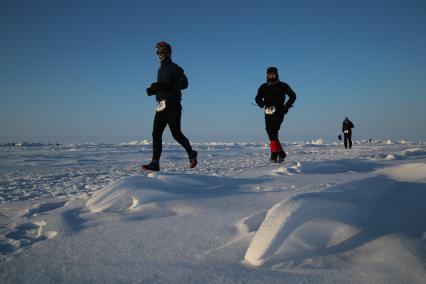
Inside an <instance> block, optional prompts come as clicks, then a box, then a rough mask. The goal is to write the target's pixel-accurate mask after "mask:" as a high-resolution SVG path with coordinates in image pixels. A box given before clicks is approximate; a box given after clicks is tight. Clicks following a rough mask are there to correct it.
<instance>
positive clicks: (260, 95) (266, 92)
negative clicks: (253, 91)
mask: <svg viewBox="0 0 426 284" xmlns="http://www.w3.org/2000/svg"><path fill="white" fill-rule="evenodd" d="M285 95H288V98H289V99H288V101H287V102H285ZM295 101H296V93H295V92H294V91H293V90H292V89H291V88H290V86H289V85H288V84H286V83H284V82H281V81H277V82H276V83H274V84H269V83H264V84H262V85H261V86H260V87H259V90H258V91H257V96H256V103H257V104H258V105H259V106H260V107H264V106H266V107H268V106H275V107H276V108H277V109H286V110H288V109H289V108H290V107H292V106H293V104H294V102H295Z"/></svg>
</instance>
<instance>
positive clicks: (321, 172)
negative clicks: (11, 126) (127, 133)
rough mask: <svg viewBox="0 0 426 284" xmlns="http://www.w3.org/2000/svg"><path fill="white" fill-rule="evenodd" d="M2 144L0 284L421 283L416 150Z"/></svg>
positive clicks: (419, 152)
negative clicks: (194, 158) (157, 161)
mask: <svg viewBox="0 0 426 284" xmlns="http://www.w3.org/2000/svg"><path fill="white" fill-rule="evenodd" d="M194 148H195V149H196V150H198V151H199V159H200V162H199V165H198V166H197V168H195V169H193V170H189V169H188V160H187V157H186V155H185V153H184V151H183V150H182V149H181V147H180V146H178V145H176V144H166V145H164V154H163V158H162V162H161V169H162V170H161V172H159V173H141V172H140V171H139V166H140V163H141V162H146V161H148V160H149V158H150V155H151V143H150V142H149V141H131V142H128V143H123V144H120V145H111V144H85V145H52V144H47V145H44V144H40V143H21V144H17V145H11V144H3V145H0V200H1V202H2V203H1V204H0V216H1V218H0V283H89V282H90V283H301V282H310V283H311V282H315V283H346V282H353V283H425V279H426V206H425V205H424V200H426V144H425V143H412V142H407V141H401V142H396V141H390V140H388V141H383V142H381V141H374V143H372V144H370V143H366V142H365V141H364V142H357V143H356V144H355V146H354V148H353V149H352V150H345V149H343V147H342V145H341V144H338V143H333V144H326V143H324V142H323V140H321V139H318V140H315V141H310V142H303V141H302V142H292V143H287V144H286V145H285V149H286V151H287V152H288V157H287V161H286V163H284V164H278V165H271V164H269V163H268V162H267V160H268V147H267V145H265V144H257V143H220V142H213V143H199V144H196V145H195V147H194Z"/></svg>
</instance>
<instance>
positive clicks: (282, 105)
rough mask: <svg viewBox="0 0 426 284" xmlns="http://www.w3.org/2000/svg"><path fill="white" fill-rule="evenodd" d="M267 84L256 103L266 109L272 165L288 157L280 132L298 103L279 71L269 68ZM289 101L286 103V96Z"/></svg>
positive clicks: (263, 86) (262, 88) (262, 87)
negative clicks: (290, 111) (282, 145)
mask: <svg viewBox="0 0 426 284" xmlns="http://www.w3.org/2000/svg"><path fill="white" fill-rule="evenodd" d="M266 79H267V82H266V83H264V84H262V85H261V86H260V87H259V90H258V91H257V96H256V103H257V105H258V106H259V107H260V108H265V111H264V112H265V124H266V132H267V133H268V136H269V140H270V142H271V144H270V149H271V158H270V161H271V163H282V162H283V161H284V159H285V157H286V156H287V155H286V153H285V152H284V150H283V148H282V147H281V143H280V141H279V139H278V131H279V130H280V127H281V123H282V122H283V120H284V115H285V114H287V112H288V110H289V109H290V108H291V107H292V106H293V103H294V102H295V101H296V93H295V92H294V91H293V90H292V89H291V88H290V86H289V85H288V84H286V83H284V82H281V81H280V80H279V77H278V69H277V68H276V67H269V68H268V69H267V70H266ZM286 95H287V96H288V97H289V99H288V101H287V102H286V101H285V96H286Z"/></svg>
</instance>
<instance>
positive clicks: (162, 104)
mask: <svg viewBox="0 0 426 284" xmlns="http://www.w3.org/2000/svg"><path fill="white" fill-rule="evenodd" d="M165 108H166V100H162V101H160V102H159V103H158V105H157V112H160V111H163V110H164V109H165Z"/></svg>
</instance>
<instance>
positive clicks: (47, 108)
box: [0, 0, 426, 143]
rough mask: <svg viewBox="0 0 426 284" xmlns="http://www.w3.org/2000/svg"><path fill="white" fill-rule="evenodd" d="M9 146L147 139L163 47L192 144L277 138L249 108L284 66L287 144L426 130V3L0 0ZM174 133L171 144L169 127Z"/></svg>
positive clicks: (418, 134) (1, 125) (416, 136)
mask: <svg viewBox="0 0 426 284" xmlns="http://www.w3.org/2000/svg"><path fill="white" fill-rule="evenodd" d="M0 34H1V42H2V44H1V45H0V62H1V64H0V142H2V141H3V142H12V141H23V140H26V141H28V140H30V141H34V140H39V141H46V142H47V141H51V142H56V141H60V142H63V143H69V142H124V141H129V140H141V139H148V140H151V131H152V130H151V128H152V121H153V116H154V112H155V105H156V103H155V100H154V98H153V97H147V96H146V94H145V89H146V87H148V86H149V85H150V84H151V83H152V82H154V81H155V80H156V73H157V69H158V61H157V58H156V55H155V48H154V47H155V43H156V42H157V41H163V40H164V41H167V42H169V43H171V45H172V47H173V60H174V61H175V62H176V63H177V64H179V65H180V66H181V67H183V68H184V70H185V73H186V74H187V76H188V78H189V88H188V89H187V90H184V91H183V101H182V104H183V107H184V111H183V117H182V125H183V131H184V133H185V134H186V135H187V136H188V138H190V140H191V141H200V142H202V141H267V135H266V132H265V130H264V119H263V114H262V112H261V111H260V109H258V108H256V107H254V106H252V105H250V103H251V102H254V97H255V95H256V93H257V89H258V87H259V86H260V84H262V83H263V82H264V81H265V70H266V68H267V67H268V66H276V67H278V69H279V72H280V79H281V80H282V81H285V82H287V83H288V84H289V85H290V86H291V87H292V88H293V89H294V90H295V92H296V93H297V96H298V98H297V101H296V104H295V106H294V108H293V109H291V111H290V112H289V115H288V116H286V118H285V121H284V124H283V126H282V129H281V131H280V138H281V140H307V139H316V138H324V139H325V140H327V141H332V140H334V139H336V136H337V135H338V134H339V133H340V128H341V122H342V120H343V118H344V117H345V116H348V117H349V118H350V119H351V120H352V121H353V122H354V124H355V129H354V138H355V139H364V138H377V139H384V138H391V139H397V140H398V139H408V140H426V126H425V121H426V114H425V109H426V96H425V89H426V1H422V0H420V1H416V0H409V1H402V0H401V1H392V0H391V1H374V0H373V1H364V0H362V1H345V0H343V1H337V0H336V1H313V0H312V1H266V2H265V1H95V0H90V1H78V0H77V1H56V0H41V1H19V0H18V1H12V0H10V1H9V0H7V1H5V0H1V1H0ZM165 139H166V140H167V141H173V140H172V138H171V136H170V134H169V131H168V130H166V131H165Z"/></svg>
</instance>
